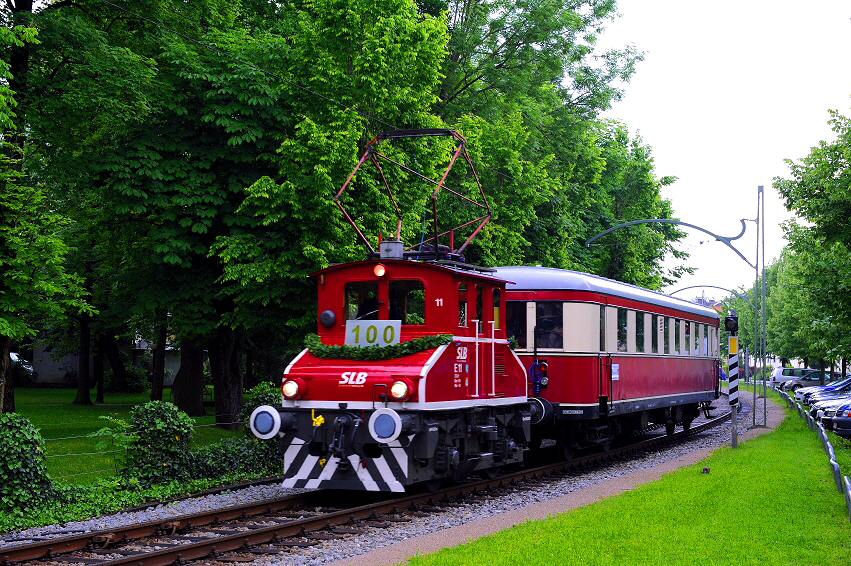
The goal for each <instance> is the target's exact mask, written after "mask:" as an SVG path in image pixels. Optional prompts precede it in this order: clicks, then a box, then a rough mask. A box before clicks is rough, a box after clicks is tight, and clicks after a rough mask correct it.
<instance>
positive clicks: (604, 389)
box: [496, 267, 719, 458]
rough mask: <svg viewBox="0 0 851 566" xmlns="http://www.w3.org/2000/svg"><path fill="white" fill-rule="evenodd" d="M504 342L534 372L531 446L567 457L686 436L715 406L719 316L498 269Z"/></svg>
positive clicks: (645, 294)
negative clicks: (659, 432) (652, 431)
mask: <svg viewBox="0 0 851 566" xmlns="http://www.w3.org/2000/svg"><path fill="white" fill-rule="evenodd" d="M496 275H497V276H498V277H500V278H503V279H507V280H510V281H511V282H512V283H510V284H509V285H508V289H507V290H508V295H507V299H508V302H507V316H508V323H507V324H508V335H509V336H512V337H514V339H516V340H517V350H516V352H517V354H518V355H519V356H520V359H521V360H523V362H524V365H526V366H527V367H528V368H529V382H530V394H529V395H530V401H531V402H532V403H533V422H532V424H533V436H534V437H535V439H534V441H533V444H537V443H538V442H539V441H540V439H541V438H552V439H555V440H556V441H557V443H558V445H559V447H560V449H561V451H562V456H563V457H566V458H569V457H570V456H571V455H572V454H573V452H574V450H576V449H578V448H584V447H588V446H595V445H602V446H603V447H606V446H608V444H609V443H610V442H611V441H612V439H614V438H616V437H619V436H625V435H630V434H632V433H634V432H637V431H641V430H643V429H645V428H647V427H648V426H649V425H651V424H663V425H665V428H666V431H667V433H668V434H673V431H674V427H675V426H676V425H682V426H683V427H684V428H686V429H688V428H689V427H690V425H691V422H692V421H693V420H694V419H695V417H697V416H698V415H699V414H700V408H701V407H706V406H708V405H709V404H710V403H711V401H712V400H713V399H717V398H718V394H719V382H718V355H719V353H718V340H719V335H718V324H719V316H718V313H716V312H715V311H713V310H711V309H708V308H704V307H702V306H699V305H696V304H694V303H690V302H687V301H683V300H680V299H676V298H674V297H671V296H669V295H664V294H662V293H658V292H654V291H649V290H647V289H643V288H641V287H636V286H634V285H628V284H625V283H620V282H618V281H612V280H610V279H605V278H603V277H597V276H595V275H589V274H587V273H578V272H575V271H566V270H562V269H550V268H544V267H500V268H499V269H497V271H496Z"/></svg>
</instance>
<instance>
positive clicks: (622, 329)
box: [617, 309, 627, 352]
mask: <svg viewBox="0 0 851 566" xmlns="http://www.w3.org/2000/svg"><path fill="white" fill-rule="evenodd" d="M617 324H618V338H617V341H618V352H626V337H627V325H626V309H618V323H617Z"/></svg>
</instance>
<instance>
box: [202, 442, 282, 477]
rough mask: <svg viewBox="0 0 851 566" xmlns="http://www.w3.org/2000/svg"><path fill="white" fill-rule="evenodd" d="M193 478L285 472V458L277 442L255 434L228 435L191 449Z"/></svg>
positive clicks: (265, 474)
mask: <svg viewBox="0 0 851 566" xmlns="http://www.w3.org/2000/svg"><path fill="white" fill-rule="evenodd" d="M191 462H192V465H191V469H192V479H202V478H218V477H222V476H226V475H229V474H251V475H255V476H256V477H262V476H271V475H280V474H283V467H282V466H283V460H282V459H281V458H279V457H278V455H277V452H276V449H275V444H274V443H270V442H268V441H264V440H259V439H257V438H254V437H253V436H240V437H238V438H228V439H226V440H223V441H221V442H218V443H216V444H211V445H209V446H204V447H203V448H199V449H197V450H193V451H192V455H191Z"/></svg>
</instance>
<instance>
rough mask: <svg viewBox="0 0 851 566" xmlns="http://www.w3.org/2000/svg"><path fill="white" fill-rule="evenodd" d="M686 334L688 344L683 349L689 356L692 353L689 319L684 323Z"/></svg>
mask: <svg viewBox="0 0 851 566" xmlns="http://www.w3.org/2000/svg"><path fill="white" fill-rule="evenodd" d="M684 329H685V335H686V344H685V348H684V349H683V353H684V354H685V355H686V356H688V355H689V354H690V353H691V323H690V322H689V321H685V323H684Z"/></svg>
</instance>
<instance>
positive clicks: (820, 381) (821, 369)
mask: <svg viewBox="0 0 851 566" xmlns="http://www.w3.org/2000/svg"><path fill="white" fill-rule="evenodd" d="M818 369H819V376H818V384H819V385H824V360H819V362H818Z"/></svg>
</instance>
